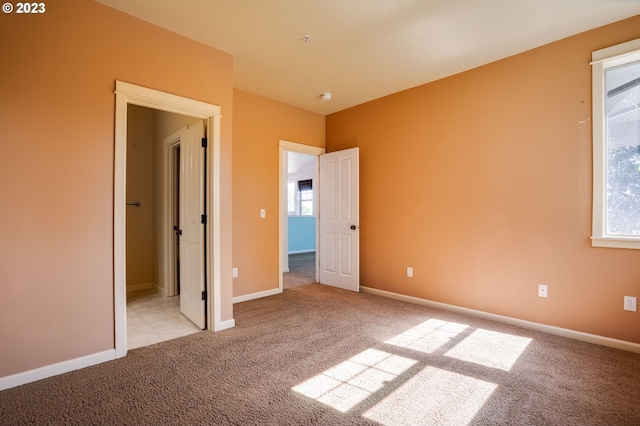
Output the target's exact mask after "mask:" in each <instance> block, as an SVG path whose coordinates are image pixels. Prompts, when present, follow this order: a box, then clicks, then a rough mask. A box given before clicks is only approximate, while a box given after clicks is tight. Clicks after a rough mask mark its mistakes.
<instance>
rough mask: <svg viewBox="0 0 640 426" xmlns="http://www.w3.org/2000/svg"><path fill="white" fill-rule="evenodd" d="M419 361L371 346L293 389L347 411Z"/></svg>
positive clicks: (339, 409) (344, 411)
mask: <svg viewBox="0 0 640 426" xmlns="http://www.w3.org/2000/svg"><path fill="white" fill-rule="evenodd" d="M416 362H417V361H415V360H413V359H409V358H404V357H401V356H398V355H393V354H390V353H387V352H383V351H380V350H377V349H367V350H366V351H364V352H361V353H359V354H357V355H355V356H353V357H351V358H349V359H348V360H347V361H344V362H342V363H340V364H338V365H336V366H335V367H332V368H330V369H328V370H326V371H324V372H323V373H320V374H318V375H317V376H314V377H312V378H311V379H309V380H307V381H305V382H302V383H300V384H299V385H297V386H294V387H293V388H292V389H293V390H294V391H295V392H298V393H300V394H302V395H304V396H307V397H309V398H312V399H314V400H316V401H318V402H321V403H323V404H325V405H328V406H330V407H333V408H335V409H336V410H338V411H340V412H343V413H346V412H347V411H349V410H350V409H352V408H353V407H355V406H356V405H358V404H359V403H361V402H362V401H364V400H365V399H367V398H368V397H369V396H370V395H372V394H373V393H375V392H376V391H378V390H380V389H382V388H383V387H384V386H385V385H386V384H387V383H388V382H391V381H392V380H394V379H395V378H396V377H398V376H399V375H400V374H402V373H403V372H405V371H406V370H408V369H409V368H411V366H413V365H414V364H416Z"/></svg>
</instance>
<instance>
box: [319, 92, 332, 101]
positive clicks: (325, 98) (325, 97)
mask: <svg viewBox="0 0 640 426" xmlns="http://www.w3.org/2000/svg"><path fill="white" fill-rule="evenodd" d="M320 99H322V100H323V101H330V100H331V93H323V94H322V95H320Z"/></svg>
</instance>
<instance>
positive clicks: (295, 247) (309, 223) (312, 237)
mask: <svg viewBox="0 0 640 426" xmlns="http://www.w3.org/2000/svg"><path fill="white" fill-rule="evenodd" d="M315 250H316V217H315V216H289V253H305V252H310V251H315Z"/></svg>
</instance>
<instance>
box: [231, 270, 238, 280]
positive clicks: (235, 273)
mask: <svg viewBox="0 0 640 426" xmlns="http://www.w3.org/2000/svg"><path fill="white" fill-rule="evenodd" d="M231 275H233V278H238V268H233V269H232V270H231Z"/></svg>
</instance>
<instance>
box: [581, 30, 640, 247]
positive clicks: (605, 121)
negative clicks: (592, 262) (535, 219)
mask: <svg viewBox="0 0 640 426" xmlns="http://www.w3.org/2000/svg"><path fill="white" fill-rule="evenodd" d="M592 59H593V62H592V65H593V230H592V232H593V234H592V237H591V239H592V245H593V246H596V247H620V248H636V249H640V39H638V40H633V41H630V42H627V43H623V44H620V45H617V46H613V47H609V48H607V49H603V50H599V51H596V52H593V55H592Z"/></svg>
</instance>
